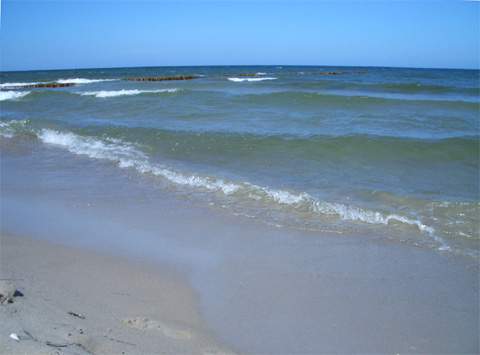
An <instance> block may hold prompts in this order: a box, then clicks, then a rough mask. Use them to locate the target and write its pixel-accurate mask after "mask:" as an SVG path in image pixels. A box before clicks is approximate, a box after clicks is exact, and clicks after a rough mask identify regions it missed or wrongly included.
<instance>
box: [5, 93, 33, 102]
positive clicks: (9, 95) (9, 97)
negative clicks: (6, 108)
mask: <svg viewBox="0 0 480 355" xmlns="http://www.w3.org/2000/svg"><path fill="white" fill-rule="evenodd" d="M28 94H30V91H0V101H6V100H17V99H20V98H22V97H24V96H27V95H28Z"/></svg>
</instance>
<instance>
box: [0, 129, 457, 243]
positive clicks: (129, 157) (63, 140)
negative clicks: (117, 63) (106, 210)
mask: <svg viewBox="0 0 480 355" xmlns="http://www.w3.org/2000/svg"><path fill="white" fill-rule="evenodd" d="M0 123H1V124H0V135H3V136H5V137H9V138H11V137H13V135H14V134H15V126H16V125H18V124H21V122H20V123H19V122H18V121H10V122H0ZM24 126H25V125H23V126H22V127H23V128H22V129H24V128H25V127H24ZM30 131H31V130H30ZM33 133H34V134H35V135H36V136H37V137H38V139H40V140H41V141H42V142H43V143H46V144H51V145H54V146H57V147H60V148H63V149H66V150H67V151H69V152H70V153H73V154H76V155H84V156H87V157H89V158H93V159H100V160H107V161H110V162H113V163H115V164H116V165H117V166H118V167H119V168H131V169H135V170H136V171H138V172H139V173H141V174H151V175H155V176H159V177H162V178H164V179H166V180H168V181H169V182H171V183H174V184H176V185H181V186H186V187H189V188H196V189H200V190H203V191H210V192H219V193H222V194H224V195H227V196H235V197H238V198H239V199H247V200H249V201H257V202H258V201H260V203H263V204H267V206H268V204H271V203H274V204H276V205H277V206H280V207H281V206H285V207H288V208H292V209H293V210H296V211H298V212H308V213H313V214H316V215H318V216H324V217H326V216H333V217H336V218H339V219H341V220H345V221H354V222H361V223H368V224H375V225H392V224H402V225H408V226H412V227H415V228H417V229H418V230H419V231H420V232H422V233H424V234H425V235H427V236H429V237H430V238H431V239H432V240H433V241H434V242H435V243H436V244H437V246H438V249H439V250H450V247H449V246H448V245H447V243H446V242H445V241H444V240H443V239H442V238H440V237H438V236H437V235H436V234H435V230H434V228H433V227H431V226H429V225H426V224H424V223H423V222H422V221H421V220H418V219H414V218H409V217H406V216H402V215H398V214H389V213H382V212H379V211H374V210H369V209H363V208H360V207H357V206H353V205H348V204H342V203H336V202H329V201H322V200H318V199H316V198H315V197H313V196H311V195H310V194H308V193H306V192H291V191H287V190H280V189H273V188H269V187H264V186H259V185H255V184H252V183H250V182H236V181H228V180H225V179H221V178H217V177H212V176H205V175H199V174H189V173H185V172H180V171H177V170H175V169H172V168H171V167H168V166H165V165H162V164H158V163H152V162H151V160H150V159H149V157H148V156H147V155H146V154H145V153H144V152H142V151H141V150H140V149H139V148H138V147H137V146H136V145H134V144H132V143H128V142H125V141H123V140H120V139H114V138H104V139H99V138H94V137H89V136H81V135H78V134H75V133H72V132H61V131H57V130H53V129H46V128H43V129H40V130H38V131H33Z"/></svg>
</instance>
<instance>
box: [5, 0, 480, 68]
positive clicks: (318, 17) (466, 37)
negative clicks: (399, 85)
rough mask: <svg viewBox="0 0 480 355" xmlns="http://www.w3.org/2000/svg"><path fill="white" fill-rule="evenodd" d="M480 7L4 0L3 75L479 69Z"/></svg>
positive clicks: (271, 1) (191, 0)
mask: <svg viewBox="0 0 480 355" xmlns="http://www.w3.org/2000/svg"><path fill="white" fill-rule="evenodd" d="M479 9H480V2H476V1H454V0H452V1H448V0H445V1H441V0H439V1H409V2H394V1H385V2H378V1H375V2H373V1H369V2H365V1H364V2H362V1H357V2H348V1H336V2H324V1H298V0H292V1H286V0H283V1H282V0H278V1H274V0H257V1H254V0H244V1H241V0H237V1H234V0H224V1H202V0H189V1H188V0H183V1H182V0H177V1H166V0H157V1H153V0H151V1H133V0H131V1H124V0H116V1H114V0H110V1H95V0H84V1H72V0H63V1H61V0H58V1H43V0H35V1H25V0H1V28H0V50H1V52H0V69H1V70H3V71H10V70H34V69H67V68H106V67H131V66H177V65H255V64H258V65H270V64H271V65H342V66H343V65H345V66H392V67H423V68H477V69H478V68H479V51H480V49H479V46H480V45H479V40H478V39H479V38H480V30H479V22H480V17H479V16H480V15H479V11H480V10H479Z"/></svg>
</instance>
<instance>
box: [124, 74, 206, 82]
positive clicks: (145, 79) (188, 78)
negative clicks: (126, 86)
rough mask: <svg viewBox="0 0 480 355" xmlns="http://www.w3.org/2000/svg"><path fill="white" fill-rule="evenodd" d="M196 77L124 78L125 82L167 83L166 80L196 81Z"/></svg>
mask: <svg viewBox="0 0 480 355" xmlns="http://www.w3.org/2000/svg"><path fill="white" fill-rule="evenodd" d="M197 78H198V76H193V75H180V76H147V77H136V78H126V80H131V81H168V80H192V79H197Z"/></svg>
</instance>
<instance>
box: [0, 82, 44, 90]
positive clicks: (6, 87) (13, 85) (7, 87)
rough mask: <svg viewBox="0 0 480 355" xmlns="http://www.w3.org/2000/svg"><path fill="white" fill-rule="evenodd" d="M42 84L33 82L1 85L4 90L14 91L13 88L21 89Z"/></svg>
mask: <svg viewBox="0 0 480 355" xmlns="http://www.w3.org/2000/svg"><path fill="white" fill-rule="evenodd" d="M36 84H40V82H33V83H1V84H0V88H2V89H12V88H20V87H23V86H30V85H36Z"/></svg>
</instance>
